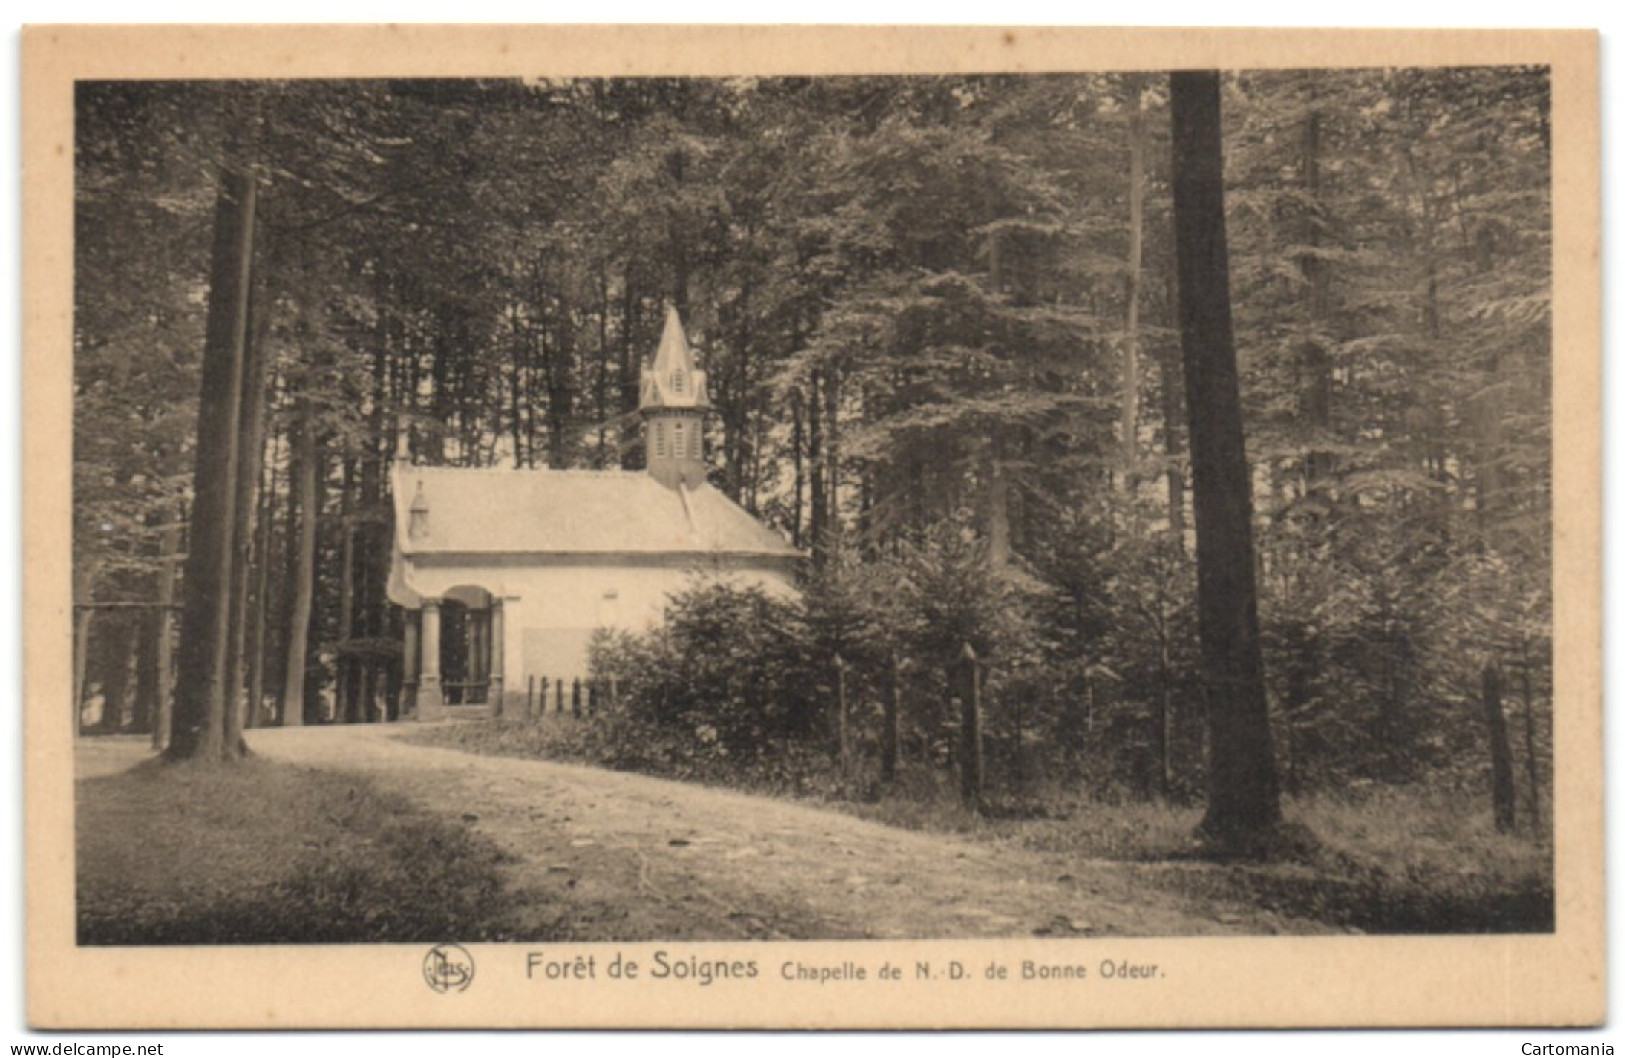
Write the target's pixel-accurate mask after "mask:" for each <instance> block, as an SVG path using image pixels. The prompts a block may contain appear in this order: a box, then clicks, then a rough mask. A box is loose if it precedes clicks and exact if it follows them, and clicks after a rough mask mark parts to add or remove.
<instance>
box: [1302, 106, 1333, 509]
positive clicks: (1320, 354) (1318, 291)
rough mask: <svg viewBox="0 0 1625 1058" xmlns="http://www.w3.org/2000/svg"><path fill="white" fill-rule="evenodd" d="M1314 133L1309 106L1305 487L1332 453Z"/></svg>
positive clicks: (1315, 483) (1316, 117) (1314, 114)
mask: <svg viewBox="0 0 1625 1058" xmlns="http://www.w3.org/2000/svg"><path fill="white" fill-rule="evenodd" d="M1320 134H1321V121H1320V112H1319V111H1317V110H1313V109H1311V110H1310V111H1309V113H1308V114H1307V115H1306V116H1305V118H1304V125H1303V158H1302V170H1303V187H1304V194H1305V196H1306V198H1307V199H1308V203H1307V206H1306V218H1305V229H1304V235H1303V238H1304V245H1305V246H1306V247H1307V249H1308V252H1307V253H1305V254H1304V255H1303V256H1302V258H1301V266H1302V269H1303V275H1304V278H1305V280H1307V282H1308V292H1309V313H1308V318H1309V326H1308V331H1309V333H1308V334H1307V335H1306V336H1305V337H1304V340H1303V341H1302V342H1301V343H1300V344H1299V347H1298V371H1299V379H1298V385H1299V390H1298V400H1299V410H1298V416H1299V420H1300V421H1301V423H1302V425H1303V427H1304V429H1306V430H1308V431H1309V443H1308V444H1307V446H1306V447H1305V452H1304V483H1305V486H1306V488H1308V489H1309V490H1315V489H1317V488H1318V487H1319V486H1320V482H1321V480H1322V479H1324V478H1325V477H1326V476H1327V475H1328V474H1330V473H1331V470H1332V456H1331V453H1330V452H1329V451H1327V450H1326V447H1325V445H1326V442H1327V440H1328V435H1329V434H1330V432H1331V427H1332V358H1331V353H1330V352H1329V351H1328V350H1327V348H1326V342H1325V335H1324V331H1325V327H1326V317H1327V314H1328V312H1329V308H1330V303H1331V291H1330V285H1329V281H1328V280H1329V276H1328V274H1327V270H1326V264H1325V262H1324V261H1323V260H1321V258H1320V255H1319V250H1320V246H1321V243H1322V241H1323V239H1322V227H1323V219H1322V216H1321V202H1320V200H1321V187H1320Z"/></svg>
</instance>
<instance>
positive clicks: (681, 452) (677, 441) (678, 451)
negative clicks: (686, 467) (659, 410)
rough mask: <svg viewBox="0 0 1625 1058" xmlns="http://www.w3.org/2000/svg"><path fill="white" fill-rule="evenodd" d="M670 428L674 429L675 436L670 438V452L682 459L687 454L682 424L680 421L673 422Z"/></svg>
mask: <svg viewBox="0 0 1625 1058" xmlns="http://www.w3.org/2000/svg"><path fill="white" fill-rule="evenodd" d="M672 429H673V430H675V431H676V436H675V437H674V439H673V440H672V445H671V454H672V455H674V456H676V457H677V458H678V459H682V458H683V457H684V456H686V455H688V445H687V444H685V443H684V439H683V424H682V423H680V422H678V423H673V424H672Z"/></svg>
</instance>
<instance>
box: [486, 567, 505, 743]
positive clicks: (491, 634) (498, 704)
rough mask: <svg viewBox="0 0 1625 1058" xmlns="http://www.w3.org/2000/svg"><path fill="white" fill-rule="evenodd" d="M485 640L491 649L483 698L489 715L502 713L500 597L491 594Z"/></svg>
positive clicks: (502, 641) (502, 642)
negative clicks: (489, 620) (487, 706)
mask: <svg viewBox="0 0 1625 1058" xmlns="http://www.w3.org/2000/svg"><path fill="white" fill-rule="evenodd" d="M485 642H486V645H487V647H489V649H490V651H491V667H490V672H491V677H490V682H489V683H488V684H487V689H486V692H485V700H486V701H487V702H489V703H490V704H491V715H492V716H501V715H502V647H503V644H504V642H506V641H505V640H504V639H503V635H502V598H501V596H493V597H492V599H491V626H490V628H489V629H487V632H486V636H485Z"/></svg>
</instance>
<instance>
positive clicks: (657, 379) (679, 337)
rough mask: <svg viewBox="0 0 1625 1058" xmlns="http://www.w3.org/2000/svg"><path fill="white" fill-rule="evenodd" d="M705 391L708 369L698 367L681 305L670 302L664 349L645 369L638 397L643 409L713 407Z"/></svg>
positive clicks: (661, 344) (661, 349) (662, 348)
mask: <svg viewBox="0 0 1625 1058" xmlns="http://www.w3.org/2000/svg"><path fill="white" fill-rule="evenodd" d="M710 406H711V402H710V399H709V398H708V397H707V395H706V392H705V372H704V371H700V370H697V369H696V368H695V367H694V351H693V350H692V349H690V348H689V346H688V336H687V335H686V334H684V333H683V320H682V318H681V317H680V316H678V314H677V306H675V305H673V304H672V303H671V302H669V301H668V302H667V303H666V329H665V330H664V331H663V332H661V335H660V348H659V349H657V350H656V351H655V359H654V363H653V364H651V365H649V366H648V367H646V368H644V369H643V385H642V388H641V392H640V395H639V399H638V407H639V408H640V410H643V411H648V410H650V409H653V408H709V407H710Z"/></svg>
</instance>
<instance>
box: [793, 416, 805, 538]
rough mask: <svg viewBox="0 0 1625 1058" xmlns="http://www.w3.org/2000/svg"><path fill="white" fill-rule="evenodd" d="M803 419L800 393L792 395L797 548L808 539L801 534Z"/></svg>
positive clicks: (803, 494) (803, 479)
mask: <svg viewBox="0 0 1625 1058" xmlns="http://www.w3.org/2000/svg"><path fill="white" fill-rule="evenodd" d="M801 419H802V415H801V394H800V392H799V391H798V392H796V393H792V394H791V395H790V462H791V465H792V466H793V467H794V469H795V488H794V489H793V490H792V492H793V495H794V500H793V501H792V504H791V508H790V511H791V514H790V540H791V541H792V542H793V543H794V544H795V546H796V547H801V546H803V545H804V544H805V542H806V537H804V536H803V535H802V533H801V525H802V511H803V504H804V502H805V500H804V497H805V494H806V481H807V478H806V465H805V461H804V460H803V459H802V452H803V451H804V450H805V448H806V438H805V437H804V436H803V434H804V433H805V431H804V430H803V428H802V425H801Z"/></svg>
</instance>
